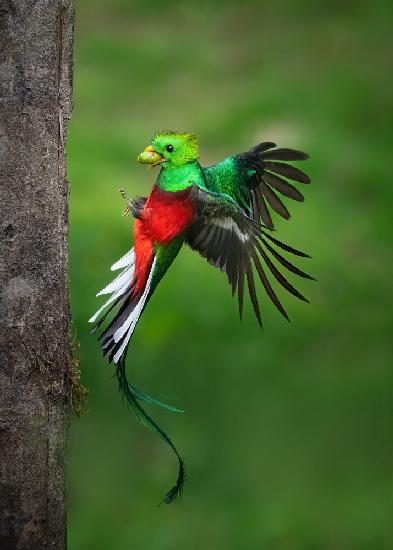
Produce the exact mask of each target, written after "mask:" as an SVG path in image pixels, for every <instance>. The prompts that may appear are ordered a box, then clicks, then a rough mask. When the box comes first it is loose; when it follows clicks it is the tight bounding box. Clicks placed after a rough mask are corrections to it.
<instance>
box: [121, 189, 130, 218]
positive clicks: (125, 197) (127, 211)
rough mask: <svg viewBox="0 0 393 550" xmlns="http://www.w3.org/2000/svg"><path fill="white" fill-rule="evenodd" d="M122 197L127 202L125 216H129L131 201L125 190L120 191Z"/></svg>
mask: <svg viewBox="0 0 393 550" xmlns="http://www.w3.org/2000/svg"><path fill="white" fill-rule="evenodd" d="M119 192H120V195H121V196H122V197H123V199H124V200H125V201H126V203H127V206H126V207H125V208H124V210H123V216H129V215H130V213H131V204H132V202H131V199H130V197H129V196H128V195H127V193H126V192H125V191H124V189H119Z"/></svg>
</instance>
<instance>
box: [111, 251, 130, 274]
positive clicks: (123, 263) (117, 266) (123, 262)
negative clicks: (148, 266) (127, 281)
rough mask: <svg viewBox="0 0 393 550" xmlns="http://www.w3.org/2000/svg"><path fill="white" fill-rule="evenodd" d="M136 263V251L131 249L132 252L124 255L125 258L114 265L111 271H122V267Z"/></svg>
mask: <svg viewBox="0 0 393 550" xmlns="http://www.w3.org/2000/svg"><path fill="white" fill-rule="evenodd" d="M134 261H135V252H134V249H133V248H131V250H130V251H129V252H127V254H124V256H122V257H121V258H120V260H118V261H117V262H116V263H114V264H113V266H112V267H111V271H116V270H117V269H121V268H122V267H128V266H129V265H131V264H133V263H134Z"/></svg>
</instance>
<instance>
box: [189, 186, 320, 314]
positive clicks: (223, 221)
mask: <svg viewBox="0 0 393 550" xmlns="http://www.w3.org/2000/svg"><path fill="white" fill-rule="evenodd" d="M191 197H192V200H194V201H195V203H196V207H197V208H196V212H197V214H196V219H195V221H194V223H193V225H192V226H191V227H190V229H189V230H188V232H187V236H186V242H187V244H188V245H189V246H190V247H191V248H192V249H193V250H197V251H198V252H199V253H200V254H201V255H202V256H203V257H204V258H206V259H207V260H208V262H209V263H211V264H212V265H213V266H215V267H218V268H219V269H220V270H221V271H223V272H224V273H226V274H227V277H228V281H229V284H230V285H231V286H232V295H234V294H235V292H236V291H237V293H238V300H239V314H240V317H241V316H242V310H243V295H244V285H245V280H246V281H247V285H248V291H249V295H250V299H251V302H252V305H253V308H254V311H255V315H256V317H257V320H258V323H259V324H260V325H262V321H261V314H260V309H259V304H258V299H257V295H256V290H255V282H254V274H253V265H254V267H255V269H256V272H257V274H258V277H259V279H260V280H261V282H262V284H263V286H264V288H265V291H266V293H267V295H268V296H269V298H270V300H271V301H272V302H273V304H274V305H275V306H276V308H277V309H278V310H279V311H280V313H281V314H282V315H283V316H284V317H285V318H286V319H288V315H287V313H286V311H285V309H284V308H283V306H282V304H281V302H280V301H279V299H278V297H277V295H276V293H275V292H274V290H273V288H272V286H271V284H270V281H269V279H268V277H267V275H266V269H267V270H268V272H270V274H271V275H272V276H273V277H274V278H275V279H276V280H277V281H278V282H279V283H280V285H281V286H282V287H283V288H285V289H286V290H287V291H288V292H290V293H291V294H293V295H294V296H296V297H297V298H299V299H300V300H303V301H305V302H307V301H308V300H307V299H306V298H305V297H304V296H303V295H302V294H301V293H300V292H299V291H298V290H296V289H295V288H294V287H293V286H292V285H291V283H290V282H289V281H288V280H287V279H286V278H285V277H284V276H283V275H282V273H281V272H280V271H279V269H278V268H277V267H276V265H275V264H274V262H273V260H272V258H274V259H275V260H277V262H278V263H279V264H280V267H284V268H285V269H287V270H289V271H291V272H292V273H295V274H296V275H298V276H300V277H303V278H306V279H312V278H313V277H310V275H307V274H306V273H304V272H303V271H301V270H300V269H298V268H297V267H295V266H294V265H293V264H292V263H291V262H289V261H288V260H287V259H286V258H284V257H283V256H282V255H281V253H280V252H278V250H277V248H278V249H282V250H285V251H286V252H289V253H290V254H293V255H295V256H302V257H308V256H307V254H304V253H303V252H300V251H299V250H296V249H294V248H292V247H290V246H288V245H286V244H284V243H282V242H281V241H279V240H277V239H275V238H274V237H272V236H271V235H269V233H267V232H265V231H264V230H263V229H261V228H260V226H259V225H258V224H257V223H256V222H255V221H254V220H252V219H251V218H249V217H248V216H247V215H246V214H245V213H244V212H243V211H242V210H241V209H239V208H237V207H236V206H235V205H234V204H232V203H230V202H226V201H225V200H223V199H220V198H218V197H217V196H212V195H210V193H207V192H205V191H203V190H202V189H200V188H199V187H194V188H193V191H192V195H191ZM288 320H289V319H288Z"/></svg>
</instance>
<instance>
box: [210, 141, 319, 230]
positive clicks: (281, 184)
mask: <svg viewBox="0 0 393 550" xmlns="http://www.w3.org/2000/svg"><path fill="white" fill-rule="evenodd" d="M275 147H276V145H275V144H274V143H270V142H266V143H260V144H259V145H257V146H256V147H253V148H252V149H250V150H249V151H246V152H245V153H240V154H238V155H234V156H232V157H228V158H226V159H225V160H223V161H222V162H220V163H218V164H215V165H214V166H209V167H206V168H204V169H203V170H204V173H205V177H206V185H207V188H208V189H209V190H211V191H214V192H219V193H225V194H227V195H229V196H231V197H232V198H233V199H234V200H235V201H236V202H237V204H238V205H239V206H240V207H241V208H243V209H245V210H246V212H247V213H248V214H249V215H250V217H251V218H252V219H253V220H254V221H256V222H257V223H259V222H260V220H261V221H262V222H263V224H264V225H265V226H266V227H268V228H269V229H273V228H274V224H273V221H272V218H271V215H270V212H269V206H270V207H271V208H272V209H273V210H274V211H275V212H277V214H279V215H280V216H282V217H283V218H285V219H288V218H289V217H290V213H289V211H288V209H287V208H286V206H285V205H284V203H283V202H282V200H281V198H280V197H279V195H278V194H277V193H279V194H280V195H283V196H284V197H287V198H289V199H293V200H295V201H303V200H304V197H303V195H302V194H301V193H300V191H298V190H297V189H296V187H294V186H293V185H292V184H291V183H289V182H288V181H287V180H291V181H295V182H298V183H310V178H309V177H308V176H307V175H306V174H305V173H304V172H302V171H301V170H299V169H298V168H295V167H294V166H291V165H289V164H286V163H284V162H281V161H293V160H295V161H296V160H306V159H307V158H308V155H307V154H306V153H303V152H301V151H295V150H294V149H276V148H275ZM277 161H279V162H277Z"/></svg>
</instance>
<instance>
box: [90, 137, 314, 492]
mask: <svg viewBox="0 0 393 550" xmlns="http://www.w3.org/2000/svg"><path fill="white" fill-rule="evenodd" d="M198 158H199V151H198V141H197V138H196V136H195V135H194V134H182V133H177V132H173V131H169V132H158V133H157V134H156V135H155V136H154V137H153V139H152V141H151V145H149V146H148V147H147V148H146V149H145V150H144V151H143V153H141V154H140V155H139V157H138V161H139V162H140V163H143V164H148V165H150V166H158V167H159V168H160V171H159V174H158V177H157V180H156V182H155V184H154V186H153V189H152V191H151V193H150V195H149V197H148V198H137V199H135V200H130V199H127V208H126V213H128V212H131V213H132V214H133V216H134V218H135V222H134V248H132V249H131V250H130V251H129V252H127V254H126V255H125V256H123V257H122V258H121V259H120V260H119V261H117V262H116V263H115V264H114V265H113V266H112V268H111V269H112V270H114V271H116V270H121V272H120V275H118V276H117V277H116V278H115V279H114V280H113V281H112V282H111V283H110V284H109V285H108V286H106V287H105V288H104V289H103V290H101V292H99V293H98V295H102V294H110V297H109V299H108V300H107V301H106V302H105V303H104V305H103V306H102V307H101V308H100V309H99V310H98V311H97V313H96V314H95V315H94V316H93V317H92V318H91V319H90V322H91V323H95V328H94V330H95V329H96V328H97V327H98V326H100V325H101V324H102V323H103V322H104V321H106V320H107V319H108V316H109V315H110V316H111V318H110V320H109V322H108V324H107V326H106V328H105V330H104V331H103V332H102V334H101V335H100V337H99V340H100V343H101V346H102V350H103V353H104V355H105V356H107V357H108V359H109V362H110V363H112V362H113V363H114V364H115V366H116V374H117V377H118V380H119V384H120V388H121V391H122V392H123V395H124V396H125V398H126V400H127V402H128V403H129V404H130V405H131V407H132V409H133V411H134V412H135V413H136V415H137V416H138V418H139V419H140V420H141V421H142V422H143V423H144V424H145V425H146V426H147V427H148V428H150V429H151V430H153V431H154V432H156V433H158V434H159V435H160V436H161V437H162V438H163V439H164V440H165V441H166V442H167V443H168V444H169V445H170V446H171V447H172V449H173V451H174V452H175V453H176V455H177V457H178V460H179V474H178V478H177V482H176V484H175V486H174V487H173V488H172V489H171V490H170V491H169V492H168V493H167V494H166V496H165V498H164V502H165V503H170V502H172V501H173V500H174V499H175V498H176V496H178V494H179V493H180V492H181V490H182V486H183V483H184V480H185V470H184V463H183V461H182V459H181V457H180V455H179V453H178V451H177V450H176V448H175V446H174V445H173V443H172V441H171V440H170V439H169V437H168V436H167V435H166V433H165V432H164V431H163V430H161V428H160V427H159V426H158V425H157V424H156V423H155V422H154V420H153V419H152V418H151V417H150V416H149V415H148V414H147V413H146V412H145V410H144V409H143V408H142V406H141V404H140V401H145V402H148V403H152V404H157V405H160V406H162V407H165V408H167V409H169V410H174V411H177V410H179V409H176V408H175V407H171V406H170V405H166V404H165V403H162V402H160V401H158V400H156V399H154V398H152V397H150V396H148V395H146V394H144V393H142V392H141V391H139V390H138V389H136V388H135V387H134V386H131V385H130V383H129V382H128V380H127V377H126V373H125V357H126V353H127V348H128V345H129V341H130V338H131V336H132V334H133V332H134V329H135V326H136V324H137V322H138V320H139V318H140V316H141V314H142V312H143V310H144V308H145V307H146V304H147V302H148V301H149V299H150V297H151V296H152V294H153V292H154V291H155V289H156V287H157V285H158V283H159V282H160V280H161V278H162V277H163V276H164V275H165V273H166V271H167V269H168V268H169V266H170V265H171V264H172V262H173V260H174V259H175V257H176V256H177V254H178V252H179V250H180V248H181V247H182V245H183V244H184V243H185V244H187V245H188V246H190V247H191V248H192V249H193V250H196V251H197V252H199V253H200V254H201V256H203V257H204V258H206V259H207V261H208V262H209V263H211V264H212V265H213V266H215V267H217V268H219V269H220V270H221V271H223V272H224V273H226V275H227V277H228V281H229V284H230V285H231V287H232V294H233V295H234V294H235V293H236V292H237V295H238V301H239V312H240V316H241V315H242V309H243V294H244V287H245V285H247V286H248V292H249V295H250V299H251V302H252V305H253V308H254V312H255V315H256V318H257V320H258V323H259V324H260V325H261V326H262V321H261V315H260V310H259V305H258V300H257V295H256V290H255V283H254V271H253V266H254V270H255V271H256V273H257V275H258V277H259V279H260V280H261V282H262V285H263V287H264V289H265V291H266V293H267V295H268V296H269V298H270V300H271V301H272V302H273V304H274V305H275V306H276V308H277V309H278V310H279V311H280V313H281V314H282V315H283V316H284V317H285V318H286V319H288V316H287V314H286V312H285V310H284V308H283V306H282V305H281V303H280V301H279V299H278V297H277V295H276V293H275V291H274V290H273V288H272V286H271V284H270V282H269V279H268V276H267V272H269V273H270V275H271V276H273V278H274V279H276V281H277V282H278V283H279V284H280V285H281V286H282V287H283V288H284V289H285V290H287V291H288V292H290V293H291V294H293V295H294V296H296V297H297V298H299V299H300V300H304V301H307V300H306V298H304V296H302V294H300V292H298V291H297V290H296V289H295V288H294V287H293V286H292V285H291V283H290V282H289V281H287V279H286V278H285V277H284V275H283V274H282V273H281V271H280V269H279V268H285V270H288V271H290V272H292V273H294V274H295V275H298V276H300V277H304V278H306V279H312V277H310V276H309V275H307V274H306V273H304V272H303V271H301V270H300V269H298V268H297V267H295V266H294V265H293V264H292V263H291V262H290V261H289V260H288V259H286V258H285V257H284V256H283V255H282V254H283V253H284V252H286V253H289V254H291V255H295V256H302V257H306V256H307V255H306V254H304V253H303V252H300V251H299V250H296V249H294V248H292V247H291V246H288V245H287V244H284V243H282V242H281V241H279V240H277V239H276V238H275V237H273V236H272V235H271V233H270V230H272V229H273V228H274V226H273V220H272V217H271V213H270V208H271V209H272V210H273V211H274V212H276V213H277V214H279V215H280V216H282V217H283V218H286V219H288V218H289V212H288V210H287V208H286V206H285V205H284V203H283V202H282V199H281V197H280V196H279V195H283V196H284V197H287V198H289V199H293V200H295V201H303V195H302V194H301V193H300V192H299V191H298V190H297V189H296V188H295V187H294V186H293V185H292V184H291V183H289V182H288V180H292V181H295V182H298V183H302V184H308V183H310V179H309V178H308V176H307V175H306V174H304V172H302V171H300V170H299V169H298V168H295V167H293V166H290V165H289V164H286V163H284V162H282V161H303V160H305V159H307V158H308V156H307V155H306V154H305V153H302V152H300V151H295V150H293V149H278V148H276V145H275V144H274V143H270V142H266V143H260V144H259V145H256V146H255V147H253V148H252V149H250V150H249V151H247V152H245V153H240V154H237V155H233V156H230V157H228V158H226V159H225V160H223V161H222V162H220V163H218V164H215V165H214V166H209V167H202V166H201V164H200V163H199V160H198ZM123 196H125V194H124V192H123ZM125 198H127V197H126V196H125Z"/></svg>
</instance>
